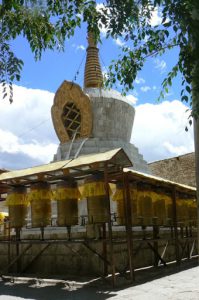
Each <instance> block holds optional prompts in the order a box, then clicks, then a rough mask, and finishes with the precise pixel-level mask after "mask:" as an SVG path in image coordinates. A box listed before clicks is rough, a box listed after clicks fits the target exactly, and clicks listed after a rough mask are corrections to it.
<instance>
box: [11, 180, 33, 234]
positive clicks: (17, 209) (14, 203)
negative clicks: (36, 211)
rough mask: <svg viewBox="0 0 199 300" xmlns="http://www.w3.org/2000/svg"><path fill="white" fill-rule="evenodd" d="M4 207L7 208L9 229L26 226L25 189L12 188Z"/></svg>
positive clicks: (26, 204)
mask: <svg viewBox="0 0 199 300" xmlns="http://www.w3.org/2000/svg"><path fill="white" fill-rule="evenodd" d="M6 205H7V206H8V212H9V222H10V227H11V228H19V229H20V228H22V227H23V226H24V225H25V224H26V217H27V213H28V210H27V207H28V205H29V201H28V198H27V192H26V188H25V187H21V186H19V187H15V188H13V189H12V190H11V191H10V192H9V194H8V196H7V198H6Z"/></svg>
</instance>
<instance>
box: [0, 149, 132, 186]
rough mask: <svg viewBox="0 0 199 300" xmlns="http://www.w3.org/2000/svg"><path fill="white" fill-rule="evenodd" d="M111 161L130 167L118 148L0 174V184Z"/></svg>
mask: <svg viewBox="0 0 199 300" xmlns="http://www.w3.org/2000/svg"><path fill="white" fill-rule="evenodd" d="M112 159H113V160H114V162H115V160H116V161H118V163H119V164H120V165H121V166H124V167H125V166H131V165H132V163H131V162H130V160H129V158H128V156H127V155H126V153H125V152H124V150H123V149H121V148H119V149H113V150H110V151H107V152H104V153H96V154H88V155H83V156H79V157H78V158H76V159H70V160H62V161H59V162H53V163H49V164H46V165H41V166H36V167H32V168H27V169H22V170H16V171H10V172H5V173H2V174H0V182H1V181H6V180H11V179H19V178H25V177H30V176H34V175H39V174H46V173H51V172H55V171H59V170H63V169H70V168H78V167H80V166H85V165H90V164H92V163H96V162H108V161H111V160H112Z"/></svg>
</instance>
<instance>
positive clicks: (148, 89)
mask: <svg viewBox="0 0 199 300" xmlns="http://www.w3.org/2000/svg"><path fill="white" fill-rule="evenodd" d="M140 89H141V91H142V92H144V93H146V92H148V91H150V90H151V88H150V86H147V85H146V86H142V87H141V88H140Z"/></svg>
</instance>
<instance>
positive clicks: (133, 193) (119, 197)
mask: <svg viewBox="0 0 199 300" xmlns="http://www.w3.org/2000/svg"><path fill="white" fill-rule="evenodd" d="M123 197H124V195H123V189H121V188H119V189H116V191H115V193H114V195H113V198H112V200H113V201H120V200H122V199H123ZM136 197H137V191H136V190H135V189H132V188H131V189H130V198H131V199H132V200H135V199H136Z"/></svg>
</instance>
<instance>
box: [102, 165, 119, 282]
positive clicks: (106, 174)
mask: <svg viewBox="0 0 199 300" xmlns="http://www.w3.org/2000/svg"><path fill="white" fill-rule="evenodd" d="M104 184H105V191H106V197H107V201H108V214H109V218H108V235H109V251H110V258H111V269H112V284H113V287H115V283H116V277H115V257H114V249H113V233H112V223H111V206H110V197H109V185H108V170H107V164H105V168H104Z"/></svg>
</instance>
